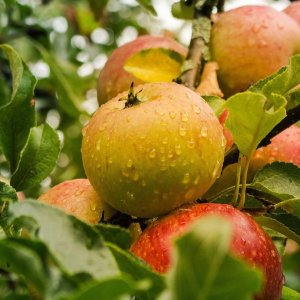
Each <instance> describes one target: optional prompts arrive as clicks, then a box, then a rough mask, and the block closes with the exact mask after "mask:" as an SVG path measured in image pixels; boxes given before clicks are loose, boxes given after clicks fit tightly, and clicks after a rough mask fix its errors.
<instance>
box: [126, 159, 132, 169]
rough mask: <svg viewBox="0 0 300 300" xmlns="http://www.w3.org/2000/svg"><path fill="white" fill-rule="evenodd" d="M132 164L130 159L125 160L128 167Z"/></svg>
mask: <svg viewBox="0 0 300 300" xmlns="http://www.w3.org/2000/svg"><path fill="white" fill-rule="evenodd" d="M132 165H133V161H132V159H128V161H127V167H128V168H131V167H132Z"/></svg>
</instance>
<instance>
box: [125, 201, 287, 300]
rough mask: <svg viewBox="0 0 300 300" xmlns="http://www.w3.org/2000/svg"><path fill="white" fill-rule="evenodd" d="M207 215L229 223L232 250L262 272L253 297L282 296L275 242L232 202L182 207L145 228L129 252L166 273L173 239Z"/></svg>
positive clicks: (273, 299)
mask: <svg viewBox="0 0 300 300" xmlns="http://www.w3.org/2000/svg"><path fill="white" fill-rule="evenodd" d="M207 215H216V216H220V217H223V218H226V219H227V220H229V221H230V222H231V224H232V226H233V237H232V241H231V246H230V248H231V252H232V253H233V254H234V255H236V256H238V257H240V258H242V259H244V260H245V261H247V262H248V263H250V265H252V266H254V267H256V268H259V269H260V270H261V271H262V272H263V274H264V277H265V283H264V289H263V291H262V292H261V294H260V295H258V296H257V297H256V298H255V299H262V300H277V299H278V300H279V299H281V290H282V285H283V273H282V266H281V258H280V255H279V254H278V252H277V249H276V247H275V245H274V243H273V242H272V240H271V238H270V237H269V236H268V235H267V234H266V233H265V231H264V230H263V229H262V228H261V227H260V226H259V225H258V224H257V223H256V222H255V221H254V220H253V219H252V218H251V217H250V216H249V215H248V214H246V213H243V212H241V211H239V210H238V209H236V208H234V207H233V206H231V205H227V204H217V203H207V204H191V205H186V206H183V207H182V208H179V209H177V210H176V211H175V212H172V213H171V214H169V215H167V216H165V217H163V218H161V219H158V220H157V221H155V222H154V223H152V224H151V225H150V226H149V227H148V228H146V230H145V231H144V232H143V233H142V234H141V235H140V237H139V238H138V239H137V240H136V241H135V242H134V243H133V244H132V246H131V252H132V253H134V254H135V255H136V256H138V257H140V258H141V259H142V260H144V261H145V262H146V263H148V264H149V265H150V266H151V267H152V268H153V269H154V270H156V271H158V272H161V273H165V272H166V271H167V270H168V269H169V267H170V265H171V264H172V251H171V250H172V240H173V239H174V238H176V237H178V236H179V235H181V234H183V233H184V232H185V231H186V230H187V229H188V228H189V226H191V224H192V223H193V222H194V221H195V220H199V219H200V218H201V217H204V216H207ZM212 251H213V249H212Z"/></svg>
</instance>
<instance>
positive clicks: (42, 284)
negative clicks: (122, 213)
mask: <svg viewBox="0 0 300 300" xmlns="http://www.w3.org/2000/svg"><path fill="white" fill-rule="evenodd" d="M0 266H1V267H2V268H4V269H6V270H8V271H10V272H14V273H16V274H18V275H22V276H24V278H25V279H26V281H27V282H28V283H30V284H32V285H33V286H34V287H35V288H36V289H37V290H38V291H39V294H44V292H45V290H46V288H47V277H46V276H45V274H46V272H45V270H44V266H43V262H42V261H41V260H40V258H39V256H38V255H37V254H36V253H35V252H34V251H32V250H31V249H28V248H27V247H24V246H22V245H20V244H19V243H16V242H14V241H11V240H8V239H6V240H5V239H4V240H0Z"/></svg>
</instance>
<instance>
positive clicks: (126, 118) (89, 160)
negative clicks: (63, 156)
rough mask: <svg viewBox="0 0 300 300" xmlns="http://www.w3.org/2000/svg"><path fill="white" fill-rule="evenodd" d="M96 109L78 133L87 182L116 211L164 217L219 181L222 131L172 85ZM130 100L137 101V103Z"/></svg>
mask: <svg viewBox="0 0 300 300" xmlns="http://www.w3.org/2000/svg"><path fill="white" fill-rule="evenodd" d="M131 97H132V98H133V100H136V102H135V103H134V104H132V105H131V104H130V102H129V101H128V95H127V93H123V94H120V95H118V96H117V97H115V98H114V99H112V100H110V101H108V102H107V103H105V104H103V105H102V106H100V108H99V109H98V110H97V112H96V113H95V114H94V116H93V117H92V119H91V120H90V122H89V124H88V125H87V127H86V128H85V129H84V130H83V144H82V159H83V165H84V168H85V171H86V174H87V177H88V178H89V180H90V182H91V183H92V185H93V186H94V188H95V190H96V191H97V193H98V194H99V196H100V197H101V199H103V201H105V202H106V203H108V204H110V205H111V206H112V207H114V208H115V209H117V210H119V211H121V212H123V213H126V214H129V215H133V216H137V217H155V216H159V215H162V214H165V213H167V212H169V211H171V210H172V209H174V208H176V207H179V206H180V205H182V204H183V203H187V202H190V201H194V200H196V199H197V198H198V197H199V196H201V195H202V194H204V193H205V192H206V191H207V190H208V189H209V187H210V186H211V185H212V184H213V183H214V181H215V180H216V178H217V177H218V175H219V174H220V171H221V167H222V164H223V159H224V148H225V139H224V136H223V133H222V131H223V129H222V126H221V125H220V123H219V121H218V119H217V117H216V116H215V114H214V112H213V111H212V109H211V108H210V107H209V106H208V104H207V103H206V102H205V101H204V100H203V99H202V98H201V97H200V96H199V95H198V94H197V93H195V92H193V91H192V90H190V89H188V88H186V87H184V86H182V85H179V84H176V83H148V84H144V85H140V86H138V87H136V88H135V89H134V96H133V95H131ZM136 98H137V99H136Z"/></svg>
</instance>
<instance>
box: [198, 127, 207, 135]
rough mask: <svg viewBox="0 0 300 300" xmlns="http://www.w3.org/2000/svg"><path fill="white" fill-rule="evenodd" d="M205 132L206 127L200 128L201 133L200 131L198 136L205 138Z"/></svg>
mask: <svg viewBox="0 0 300 300" xmlns="http://www.w3.org/2000/svg"><path fill="white" fill-rule="evenodd" d="M207 132H208V130H207V127H205V126H203V127H202V128H201V131H200V136H202V137H206V136H207Z"/></svg>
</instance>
